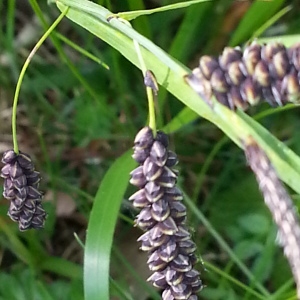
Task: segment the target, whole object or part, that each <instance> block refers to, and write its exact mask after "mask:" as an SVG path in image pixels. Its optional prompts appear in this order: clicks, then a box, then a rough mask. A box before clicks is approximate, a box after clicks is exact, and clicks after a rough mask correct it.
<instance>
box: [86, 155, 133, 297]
mask: <svg viewBox="0 0 300 300" xmlns="http://www.w3.org/2000/svg"><path fill="white" fill-rule="evenodd" d="M134 166H135V162H134V160H133V159H132V158H131V156H130V153H129V152H126V153H125V154H123V156H121V157H120V158H118V159H117V160H116V161H115V162H114V163H113V165H112V166H111V167H110V169H109V170H108V172H107V173H106V175H105V177H104V178H103V180H102V183H101V185H100V188H99V190H98V192H97V194H96V197H95V200H94V205H93V209H92V211H91V215H90V219H89V224H88V230H87V238H86V245H85V254H84V294H85V299H86V300H98V299H101V300H109V299H110V298H109V263H110V253H111V247H112V242H113V235H114V230H115V226H116V222H117V218H118V214H119V209H120V205H121V201H122V199H123V196H124V193H125V191H126V188H127V185H128V181H129V172H130V171H131V170H132V169H133V168H134Z"/></svg>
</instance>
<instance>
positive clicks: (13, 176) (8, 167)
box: [1, 150, 46, 231]
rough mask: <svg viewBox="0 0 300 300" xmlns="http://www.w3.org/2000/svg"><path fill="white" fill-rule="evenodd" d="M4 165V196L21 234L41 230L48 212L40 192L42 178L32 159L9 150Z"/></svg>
mask: <svg viewBox="0 0 300 300" xmlns="http://www.w3.org/2000/svg"><path fill="white" fill-rule="evenodd" d="M2 162H3V163H4V167H3V168H2V170H1V177H3V178H4V191H3V196H4V197H5V198H6V199H7V200H9V201H10V207H9V210H8V215H9V217H10V218H11V219H12V220H13V221H15V222H18V223H19V229H20V230H21V231H25V230H27V229H30V228H36V229H37V228H42V227H43V226H44V223H45V219H46V212H45V211H44V209H43V208H42V204H41V202H42V193H41V192H40V191H39V190H38V188H39V182H40V179H41V177H40V173H39V172H37V171H35V170H34V165H33V163H32V161H31V158H30V156H29V155H27V154H25V153H22V152H20V153H19V154H17V153H15V152H14V151H13V150H8V151H6V152H4V154H3V157H2Z"/></svg>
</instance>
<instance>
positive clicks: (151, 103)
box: [133, 40, 157, 136]
mask: <svg viewBox="0 0 300 300" xmlns="http://www.w3.org/2000/svg"><path fill="white" fill-rule="evenodd" d="M133 42H134V46H135V50H136V53H137V56H138V59H139V62H140V64H141V69H142V73H143V75H144V78H146V77H148V76H150V77H151V74H152V73H151V72H149V71H148V70H147V68H146V65H145V62H144V59H143V56H142V53H141V49H140V45H139V43H138V42H137V41H136V40H134V41H133ZM152 83H153V84H152V85H155V86H156V82H155V79H153V80H152ZM156 91H157V89H154V88H153V87H151V85H149V86H148V85H146V92H147V98H148V110H149V127H150V128H151V129H152V131H153V135H154V136H155V135H156V119H155V104H154V96H153V92H156Z"/></svg>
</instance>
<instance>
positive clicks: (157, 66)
mask: <svg viewBox="0 0 300 300" xmlns="http://www.w3.org/2000/svg"><path fill="white" fill-rule="evenodd" d="M57 5H58V8H59V9H60V10H63V9H64V8H65V5H68V6H70V10H69V12H68V14H67V17H68V18H70V19H71V20H72V21H74V22H75V23H77V24H79V25H80V26H82V27H84V28H86V29H87V30H88V31H90V32H91V33H93V34H94V35H96V36H98V37H99V38H101V39H102V40H104V41H105V42H107V43H108V44H109V45H111V46H112V47H114V48H115V49H117V50H118V51H119V52H120V53H121V54H122V55H123V56H124V57H126V58H127V59H128V60H129V61H131V62H132V63H133V64H135V65H136V66H137V67H138V68H140V65H139V62H138V58H137V55H136V52H135V48H134V46H133V42H132V41H133V40H136V41H137V42H138V43H139V44H140V45H141V46H142V47H141V48H142V49H141V52H142V55H143V58H144V60H145V63H146V66H147V68H148V69H150V70H152V71H153V72H154V74H155V76H156V78H157V81H158V83H159V84H161V85H162V86H164V87H165V88H166V89H167V90H168V91H169V92H171V93H172V94H173V95H174V96H176V97H177V98H178V99H179V100H180V101H181V102H183V103H184V104H185V105H186V106H188V107H189V108H190V109H192V110H193V111H195V112H196V113H197V114H198V115H199V116H201V117H203V118H205V119H207V120H209V121H211V122H212V123H214V124H216V125H217V126H218V127H219V128H220V129H221V130H222V131H224V132H225V133H226V134H227V135H228V137H229V138H230V139H232V140H233V141H234V142H235V143H236V144H237V145H238V146H240V147H241V148H242V147H243V140H244V139H245V138H247V137H248V136H252V138H253V139H254V140H256V142H257V143H258V144H259V145H260V147H261V148H262V149H264V151H265V152H266V153H267V155H268V156H269V157H270V160H271V161H272V163H273V165H274V166H275V168H276V169H277V172H278V174H279V176H280V178H281V179H282V180H283V181H284V182H286V183H287V184H288V185H289V186H290V187H291V188H293V189H294V190H295V191H297V192H298V193H300V185H299V184H298V183H299V182H300V159H299V157H298V156H297V155H295V154H294V153H293V152H292V151H291V150H290V149H289V148H288V147H286V146H285V145H284V144H283V143H281V142H280V141H278V140H277V139H276V138H274V137H273V136H272V135H271V134H270V133H269V132H268V131H267V130H266V129H264V128H263V127H262V126H261V125H259V123H257V122H255V121H254V120H252V119H251V118H250V117H247V116H246V115H245V114H244V113H239V114H236V113H235V112H232V111H230V110H229V109H227V108H226V107H224V106H223V105H221V104H219V103H214V109H213V110H212V109H211V108H210V107H208V106H207V105H206V104H205V103H204V101H202V100H201V99H200V98H199V96H198V95H197V94H196V93H195V92H194V91H193V90H192V89H191V88H190V87H189V86H188V85H187V84H186V83H185V82H184V75H186V74H187V73H188V72H190V71H189V70H188V69H187V68H186V67H184V66H182V65H181V64H180V63H179V62H177V61H176V60H175V59H173V58H172V57H170V56H169V55H168V54H167V53H165V52H164V51H163V50H162V49H161V48H159V47H158V46H156V45H155V44H154V43H152V42H151V41H150V40H148V39H146V38H145V37H143V36H142V35H140V34H139V33H138V32H136V31H135V30H134V29H133V28H131V27H130V26H128V24H126V22H122V20H119V19H117V18H114V19H112V20H111V21H110V22H108V21H107V17H109V16H111V14H112V13H111V12H110V11H108V10H107V9H105V8H103V7H102V6H99V5H97V4H94V3H92V2H90V1H84V0H80V1H79V0H61V1H59V2H57ZM282 42H284V39H282ZM270 141H272V143H271V144H270V143H269V142H270Z"/></svg>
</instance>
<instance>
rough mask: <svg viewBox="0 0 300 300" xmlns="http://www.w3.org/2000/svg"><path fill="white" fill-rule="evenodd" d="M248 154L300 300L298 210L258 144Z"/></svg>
mask: <svg viewBox="0 0 300 300" xmlns="http://www.w3.org/2000/svg"><path fill="white" fill-rule="evenodd" d="M245 154H246V158H247V161H248V164H249V166H250V167H251V169H252V171H253V172H254V174H255V176H256V179H257V182H258V184H259V187H260V190H261V192H262V194H263V196H264V200H265V203H266V205H267V206H268V208H269V210H270V212H271V214H272V217H273V220H274V222H275V223H276V225H277V227H278V241H279V243H280V244H281V245H282V247H283V249H284V254H285V255H286V257H287V260H288V262H289V264H290V266H291V269H292V272H293V275H294V279H295V282H296V285H297V295H298V298H297V299H300V224H299V216H298V213H297V210H296V208H295V206H294V204H293V201H292V199H291V198H290V196H289V194H288V193H287V191H286V189H285V188H284V186H283V184H282V183H281V181H280V180H279V178H278V175H277V173H276V170H275V169H274V167H273V166H272V164H271V162H270V160H269V158H268V157H267V155H266V154H265V152H264V151H263V150H262V149H261V148H260V147H259V146H258V144H256V143H255V142H254V141H251V142H250V143H249V144H248V145H246V147H245Z"/></svg>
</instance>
